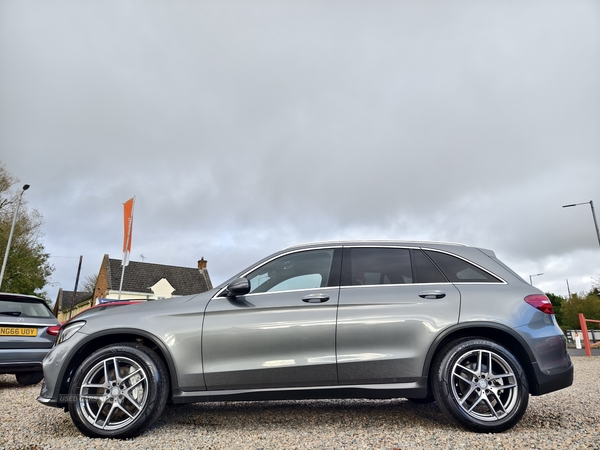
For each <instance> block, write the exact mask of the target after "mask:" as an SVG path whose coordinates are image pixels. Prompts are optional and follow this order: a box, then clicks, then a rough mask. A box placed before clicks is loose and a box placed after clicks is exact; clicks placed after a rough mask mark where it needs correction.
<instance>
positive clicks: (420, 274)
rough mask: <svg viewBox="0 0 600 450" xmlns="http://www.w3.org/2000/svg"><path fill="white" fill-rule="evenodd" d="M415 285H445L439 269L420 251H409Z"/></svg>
mask: <svg viewBox="0 0 600 450" xmlns="http://www.w3.org/2000/svg"><path fill="white" fill-rule="evenodd" d="M410 253H411V256H412V264H413V271H414V274H415V280H416V281H415V282H416V283H447V282H448V280H446V277H444V275H443V274H442V272H440V269H438V268H437V267H436V265H435V264H434V263H433V262H432V261H431V260H430V259H429V258H428V257H427V256H426V255H425V253H423V252H422V251H421V250H411V251H410Z"/></svg>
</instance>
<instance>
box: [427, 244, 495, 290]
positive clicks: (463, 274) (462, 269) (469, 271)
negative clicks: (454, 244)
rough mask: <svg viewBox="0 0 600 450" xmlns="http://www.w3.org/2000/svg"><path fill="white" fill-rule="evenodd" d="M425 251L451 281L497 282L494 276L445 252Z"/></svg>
mask: <svg viewBox="0 0 600 450" xmlns="http://www.w3.org/2000/svg"><path fill="white" fill-rule="evenodd" d="M425 253H427V255H428V256H429V257H430V258H431V259H432V260H433V261H434V262H435V263H436V264H437V266H438V267H439V268H440V269H442V272H444V275H446V277H448V279H449V280H450V281H451V282H453V283H499V282H500V280H498V279H497V278H496V277H494V276H492V275H490V274H489V273H487V272H486V271H484V270H482V269H480V268H479V267H476V266H474V265H473V264H470V263H468V262H467V261H465V260H463V259H460V258H456V257H454V256H451V255H448V254H447V253H440V252H434V251H431V250H425Z"/></svg>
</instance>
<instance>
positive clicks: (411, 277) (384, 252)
mask: <svg viewBox="0 0 600 450" xmlns="http://www.w3.org/2000/svg"><path fill="white" fill-rule="evenodd" d="M343 271H344V275H343V277H344V282H343V284H344V285H345V286H362V285H367V286H373V285H381V284H414V283H447V282H448V280H447V279H446V278H445V277H444V275H443V274H442V273H441V272H440V270H439V269H438V268H437V267H436V265H435V264H434V263H433V262H432V261H431V260H430V259H429V258H427V256H425V254H424V253H423V252H422V251H421V250H416V249H413V250H410V249H404V248H385V247H383V248H376V247H372V248H370V247H369V248H367V247H357V248H347V249H345V250H344V269H343Z"/></svg>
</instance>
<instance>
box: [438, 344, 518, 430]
mask: <svg viewBox="0 0 600 450" xmlns="http://www.w3.org/2000/svg"><path fill="white" fill-rule="evenodd" d="M436 362H437V364H436V365H435V368H434V370H435V381H434V383H433V392H434V396H435V398H436V401H437V402H438V404H439V405H440V407H441V409H442V410H443V411H444V412H446V413H447V414H448V415H449V416H450V417H452V418H453V419H455V420H456V421H457V422H459V423H460V424H462V425H463V426H465V427H466V428H468V429H470V430H472V431H477V432H501V431H505V430H507V429H509V428H511V427H513V426H514V425H515V424H516V423H517V422H518V421H519V420H520V419H521V417H522V416H523V414H524V413H525V410H526V409H527V403H528V400H529V385H528V383H527V377H526V375H525V373H524V372H523V369H522V368H521V365H520V364H519V362H518V361H517V359H516V358H515V357H514V356H513V355H512V354H511V353H510V352H509V351H508V350H506V349H505V348H504V347H502V346H501V345H499V344H497V343H495V342H492V341H488V340H485V339H469V340H464V341H458V342H454V343H451V344H450V345H448V346H447V347H445V348H444V350H442V352H441V354H440V356H439V357H438V358H437V360H436Z"/></svg>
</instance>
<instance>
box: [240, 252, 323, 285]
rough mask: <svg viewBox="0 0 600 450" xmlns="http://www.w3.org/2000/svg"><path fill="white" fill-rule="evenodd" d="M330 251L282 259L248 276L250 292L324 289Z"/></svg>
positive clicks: (303, 253)
mask: <svg viewBox="0 0 600 450" xmlns="http://www.w3.org/2000/svg"><path fill="white" fill-rule="evenodd" d="M333 253H334V250H333V249H327V250H308V251H304V252H298V253H292V254H290V255H285V256H281V257H279V258H277V259H275V260H273V261H271V262H269V263H267V264H265V265H264V266H262V267H260V268H258V269H256V270H255V271H253V272H251V273H250V274H249V275H247V278H248V279H249V280H250V293H251V294H252V293H259V292H278V291H290V290H297V289H314V288H319V287H325V286H327V284H328V282H329V273H330V271H331V262H332V260H333Z"/></svg>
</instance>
